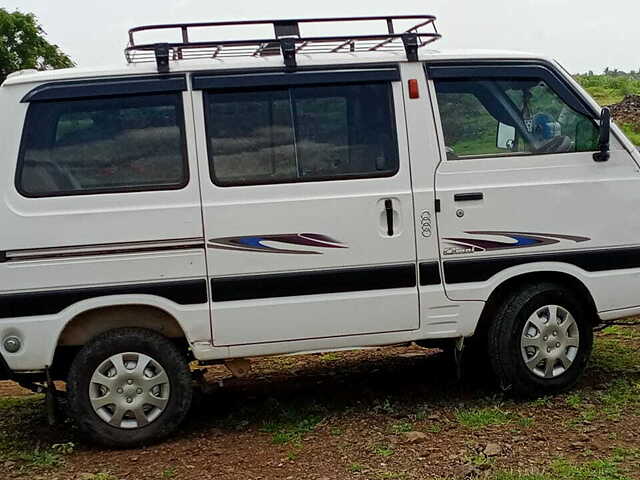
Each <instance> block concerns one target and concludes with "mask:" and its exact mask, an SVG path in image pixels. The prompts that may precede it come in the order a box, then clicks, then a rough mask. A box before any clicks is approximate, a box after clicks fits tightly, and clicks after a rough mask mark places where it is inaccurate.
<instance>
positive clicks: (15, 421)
mask: <svg viewBox="0 0 640 480" xmlns="http://www.w3.org/2000/svg"><path fill="white" fill-rule="evenodd" d="M43 400H44V397H43V396H42V395H30V396H26V397H0V464H2V463H5V462H12V463H15V464H16V468H17V469H18V470H20V471H21V472H22V473H26V472H28V471H30V470H54V469H58V468H60V467H62V466H63V465H64V463H65V456H67V455H70V454H72V453H73V450H74V444H73V443H71V442H66V443H58V444H53V445H48V444H47V443H46V442H44V441H41V440H39V439H37V438H35V439H34V432H38V431H43V430H46V429H48V427H47V425H46V414H45V411H44V402H43ZM36 436H37V434H36Z"/></svg>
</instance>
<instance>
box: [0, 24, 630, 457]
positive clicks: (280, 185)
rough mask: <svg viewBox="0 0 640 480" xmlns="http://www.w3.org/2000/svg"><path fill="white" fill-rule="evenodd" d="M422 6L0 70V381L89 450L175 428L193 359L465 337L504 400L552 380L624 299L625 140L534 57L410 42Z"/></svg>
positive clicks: (573, 368)
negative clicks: (337, 27)
mask: <svg viewBox="0 0 640 480" xmlns="http://www.w3.org/2000/svg"><path fill="white" fill-rule="evenodd" d="M434 20H435V19H434V17H431V16H412V17H374V18H366V19H360V18H356V19H354V18H351V19H331V20H327V19H311V20H277V21H265V22H227V23H208V24H179V25H162V26H151V27H139V28H137V29H133V30H132V31H131V32H130V37H131V38H130V45H129V47H128V48H127V51H126V54H127V59H128V63H127V65H126V66H123V67H119V68H116V69H105V70H96V69H91V70H83V69H70V70H60V71H47V72H39V73H33V72H21V73H18V74H14V75H12V76H11V77H10V78H9V79H7V80H6V81H5V82H4V85H3V86H2V88H0V108H1V109H2V112H3V115H2V117H1V118H0V143H1V144H2V147H3V148H2V151H1V153H0V157H1V158H0V178H3V179H4V180H3V181H2V182H0V191H1V193H2V195H1V198H2V201H1V203H0V225H1V226H2V234H1V235H0V250H1V253H0V292H1V293H0V353H1V355H0V359H1V360H0V373H1V376H0V378H5V379H13V380H16V381H19V382H20V383H21V384H22V385H25V386H28V387H30V388H34V389H39V388H40V389H43V388H44V387H45V385H48V387H47V389H48V391H49V392H50V393H51V391H52V390H53V387H52V385H53V383H52V380H56V379H60V380H65V381H66V382H67V395H68V405H69V411H70V413H71V415H72V416H73V417H74V418H75V421H76V422H77V424H78V426H79V427H80V429H81V430H82V431H83V432H84V433H86V434H88V435H90V436H91V437H92V438H93V439H95V440H96V441H99V442H102V443H103V444H107V445H112V446H133V445H139V444H142V443H145V442H149V441H151V440H154V439H157V438H161V437H163V436H166V435H168V434H170V433H171V432H172V431H173V430H174V429H175V428H176V426H178V424H179V423H180V422H181V421H182V419H183V418H184V416H185V415H186V413H187V411H188V409H189V406H190V403H191V396H192V379H191V375H190V370H189V366H188V364H189V362H191V361H194V360H195V361H199V362H202V363H204V364H207V363H215V362H223V361H225V360H230V359H244V358H249V357H255V356H263V355H278V354H291V353H305V352H318V351H331V350H342V349H355V348H361V347H371V346H381V345H392V344H401V343H408V342H412V341H415V342H418V343H420V344H422V345H429V344H434V342H440V344H441V345H446V344H450V345H452V346H455V348H457V349H458V350H459V349H460V348H461V346H462V344H463V340H464V339H467V338H470V337H474V338H476V339H479V340H478V343H479V344H480V345H481V346H484V347H485V348H486V349H488V353H489V357H490V359H491V363H492V366H493V370H494V371H495V374H496V375H497V377H498V379H499V381H500V385H501V386H502V388H504V389H505V390H511V391H513V392H514V393H516V394H520V395H538V394H545V395H546V394H550V393H554V392H558V391H561V390H563V389H566V388H569V387H571V386H572V385H573V384H574V383H575V382H576V380H577V379H578V377H579V376H580V374H581V373H582V372H583V370H584V368H585V365H586V363H587V360H588V358H589V356H590V353H591V348H592V343H593V333H592V330H593V327H594V325H597V324H598V323H600V322H602V321H608V320H612V319H617V318H621V317H627V316H631V315H636V314H638V313H640V299H639V298H638V297H637V292H638V291H639V289H640V208H638V205H640V169H639V165H640V155H639V153H638V152H637V151H636V149H635V148H634V146H633V145H632V144H631V143H630V142H629V140H628V139H627V138H625V136H624V135H623V134H622V133H621V132H620V130H619V129H618V128H617V127H616V126H615V125H611V126H610V121H609V114H608V111H607V110H604V111H602V112H601V110H600V108H599V107H598V105H597V104H596V103H595V102H594V101H593V100H592V99H590V98H589V97H588V95H587V94H586V93H585V92H584V91H583V90H582V89H581V88H580V87H579V86H578V85H577V84H576V82H575V81H574V80H573V79H572V78H571V76H570V75H569V74H568V73H567V72H566V71H564V70H563V69H562V68H561V67H560V66H559V65H558V64H557V63H556V62H555V61H552V60H547V59H544V58H540V57H538V56H532V55H526V54H520V53H496V52H474V51H465V52H460V53H440V52H436V51H430V50H425V49H422V50H420V47H423V46H425V45H427V44H429V43H430V42H432V41H434V40H436V39H438V38H439V34H438V33H437V31H435V30H434V31H433V32H432V31H428V32H427V31H426V30H425V29H430V28H431V27H434ZM409 21H412V22H413V23H411V24H410V25H409V28H402V27H401V25H402V24H403V23H406V22H409ZM328 22H342V23H345V24H346V25H354V26H353V31H355V32H364V31H365V30H367V29H370V28H373V27H372V25H375V24H376V22H381V23H382V24H383V25H385V28H388V30H386V31H385V32H384V33H383V34H379V33H376V34H371V33H354V34H352V35H339V36H322V35H320V34H318V33H317V32H318V31H321V30H322V28H323V26H325V25H329V23H328ZM348 22H352V23H348ZM301 27H302V28H303V29H309V30H312V31H313V32H315V33H312V34H308V35H304V34H303V33H301ZM231 28H233V30H231V31H232V32H233V33H234V35H238V34H237V32H238V30H237V29H239V28H249V29H261V28H273V29H274V30H273V31H274V32H275V35H273V34H272V33H269V34H268V35H265V38H258V39H256V38H251V39H241V40H219V38H220V37H223V38H227V37H229V36H230V34H229V32H228V31H227V30H225V29H231ZM341 28H342V30H343V31H344V30H345V29H348V28H351V27H346V26H341ZM194 31H195V32H197V35H198V38H203V37H205V36H206V35H212V36H214V37H215V36H216V32H217V31H224V32H225V33H224V34H220V36H219V37H217V38H218V40H211V41H205V40H198V41H193V40H191V37H193V35H194V33H193V32H194ZM251 31H252V32H254V31H255V30H251ZM367 31H368V30H367ZM175 32H178V36H179V37H180V39H179V41H176V42H175V43H146V44H140V43H138V42H137V38H138V36H139V35H155V36H156V37H157V36H158V35H166V36H169V35H170V34H171V38H173V36H175V35H173V33H175ZM396 32H403V33H396ZM205 33H206V35H205ZM254 35H255V34H254ZM134 37H135V38H134ZM235 38H237V37H235Z"/></svg>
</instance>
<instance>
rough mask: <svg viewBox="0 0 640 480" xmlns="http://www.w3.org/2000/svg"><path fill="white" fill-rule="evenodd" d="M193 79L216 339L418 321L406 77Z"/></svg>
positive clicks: (390, 73)
mask: <svg viewBox="0 0 640 480" xmlns="http://www.w3.org/2000/svg"><path fill="white" fill-rule="evenodd" d="M328 82H330V83H328ZM193 84H194V88H195V92H194V97H195V104H196V105H199V108H200V111H197V112H196V115H197V117H198V116H202V117H203V118H206V126H203V127H201V128H200V129H199V132H198V134H199V137H200V138H199V155H200V159H201V161H200V176H201V182H202V197H203V215H204V225H205V237H206V239H207V247H208V248H207V252H208V254H207V264H208V271H209V276H210V279H211V289H212V299H213V302H212V322H213V337H214V344H215V345H241V344H252V343H263V342H279V341H291V340H299V339H312V338H323V337H333V336H348V335H362V334H370V333H379V332H393V331H402V330H412V329H416V328H418V298H417V289H416V265H415V260H416V251H415V239H414V227H413V212H412V196H411V181H410V174H409V159H408V152H407V150H408V147H407V143H406V138H407V136H406V131H405V127H404V126H405V120H404V109H403V102H402V93H401V91H402V87H401V84H400V82H399V77H398V72H397V71H396V70H395V69H383V70H362V71H346V72H345V71H341V72H326V71H325V72H298V73H296V74H284V73H277V74H264V75H256V76H251V77H242V76H240V77H235V78H229V77H225V76H219V75H218V76H211V77H206V76H202V77H197V78H194V82H193ZM238 85H242V86H241V87H238Z"/></svg>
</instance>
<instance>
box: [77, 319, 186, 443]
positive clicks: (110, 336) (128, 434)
mask: <svg viewBox="0 0 640 480" xmlns="http://www.w3.org/2000/svg"><path fill="white" fill-rule="evenodd" d="M125 352H136V353H140V354H144V355H148V356H149V357H151V358H152V359H153V360H154V361H156V362H157V363H159V364H160V365H161V366H162V368H163V369H164V371H165V372H166V374H167V376H168V378H169V385H170V395H169V399H168V402H167V404H166V407H165V408H164V410H163V411H162V413H161V414H160V416H159V417H158V418H156V419H155V420H154V421H152V422H151V423H149V424H148V425H145V426H143V427H140V428H135V429H122V428H118V427H114V426H112V425H109V424H108V423H107V422H106V421H104V420H102V419H101V418H100V417H99V416H98V415H97V414H96V412H95V411H94V410H93V407H92V405H91V402H90V399H89V388H90V384H91V378H92V375H93V373H94V371H95V370H96V369H97V368H98V367H99V366H100V365H101V364H102V362H104V361H106V360H107V359H109V358H110V357H112V356H113V355H117V354H119V353H125ZM67 392H68V405H69V411H70V415H71V417H72V418H73V419H74V421H75V423H76V425H77V426H78V428H79V429H80V431H81V432H82V433H83V434H84V435H85V436H86V437H87V438H88V439H89V440H90V441H93V442H97V443H100V444H102V445H105V446H107V447H116V448H130V447H137V446H141V445H145V444H149V443H153V442H156V441H158V440H161V439H163V438H165V437H167V436H168V435H169V434H171V433H172V432H173V431H175V429H176V428H177V427H178V426H179V425H180V423H181V422H182V421H183V420H184V418H185V416H186V414H187V413H188V411H189V408H190V406H191V400H192V383H191V375H190V372H189V368H188V362H187V359H186V358H185V356H184V355H182V354H181V353H180V351H179V350H178V349H177V348H176V346H175V345H174V344H173V343H172V342H171V341H169V340H168V339H167V338H166V337H163V336H162V335H160V334H159V333H156V332H154V331H151V330H144V329H137V328H120V329H116V330H111V331H108V332H105V333H103V334H101V335H99V336H97V337H96V338H94V339H92V340H91V341H90V342H89V343H87V344H86V345H85V346H84V347H83V348H82V350H80V352H79V353H78V355H77V356H76V358H75V359H74V361H73V363H72V365H71V369H70V370H69V376H68V381H67Z"/></svg>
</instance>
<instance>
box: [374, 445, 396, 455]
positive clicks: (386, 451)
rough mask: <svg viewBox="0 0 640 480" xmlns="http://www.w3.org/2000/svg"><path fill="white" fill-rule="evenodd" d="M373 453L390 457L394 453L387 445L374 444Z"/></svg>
mask: <svg viewBox="0 0 640 480" xmlns="http://www.w3.org/2000/svg"><path fill="white" fill-rule="evenodd" d="M373 453H375V454H376V455H380V456H381V457H390V456H391V455H393V454H394V451H393V449H391V448H390V447H388V446H387V445H376V446H375V447H373Z"/></svg>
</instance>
